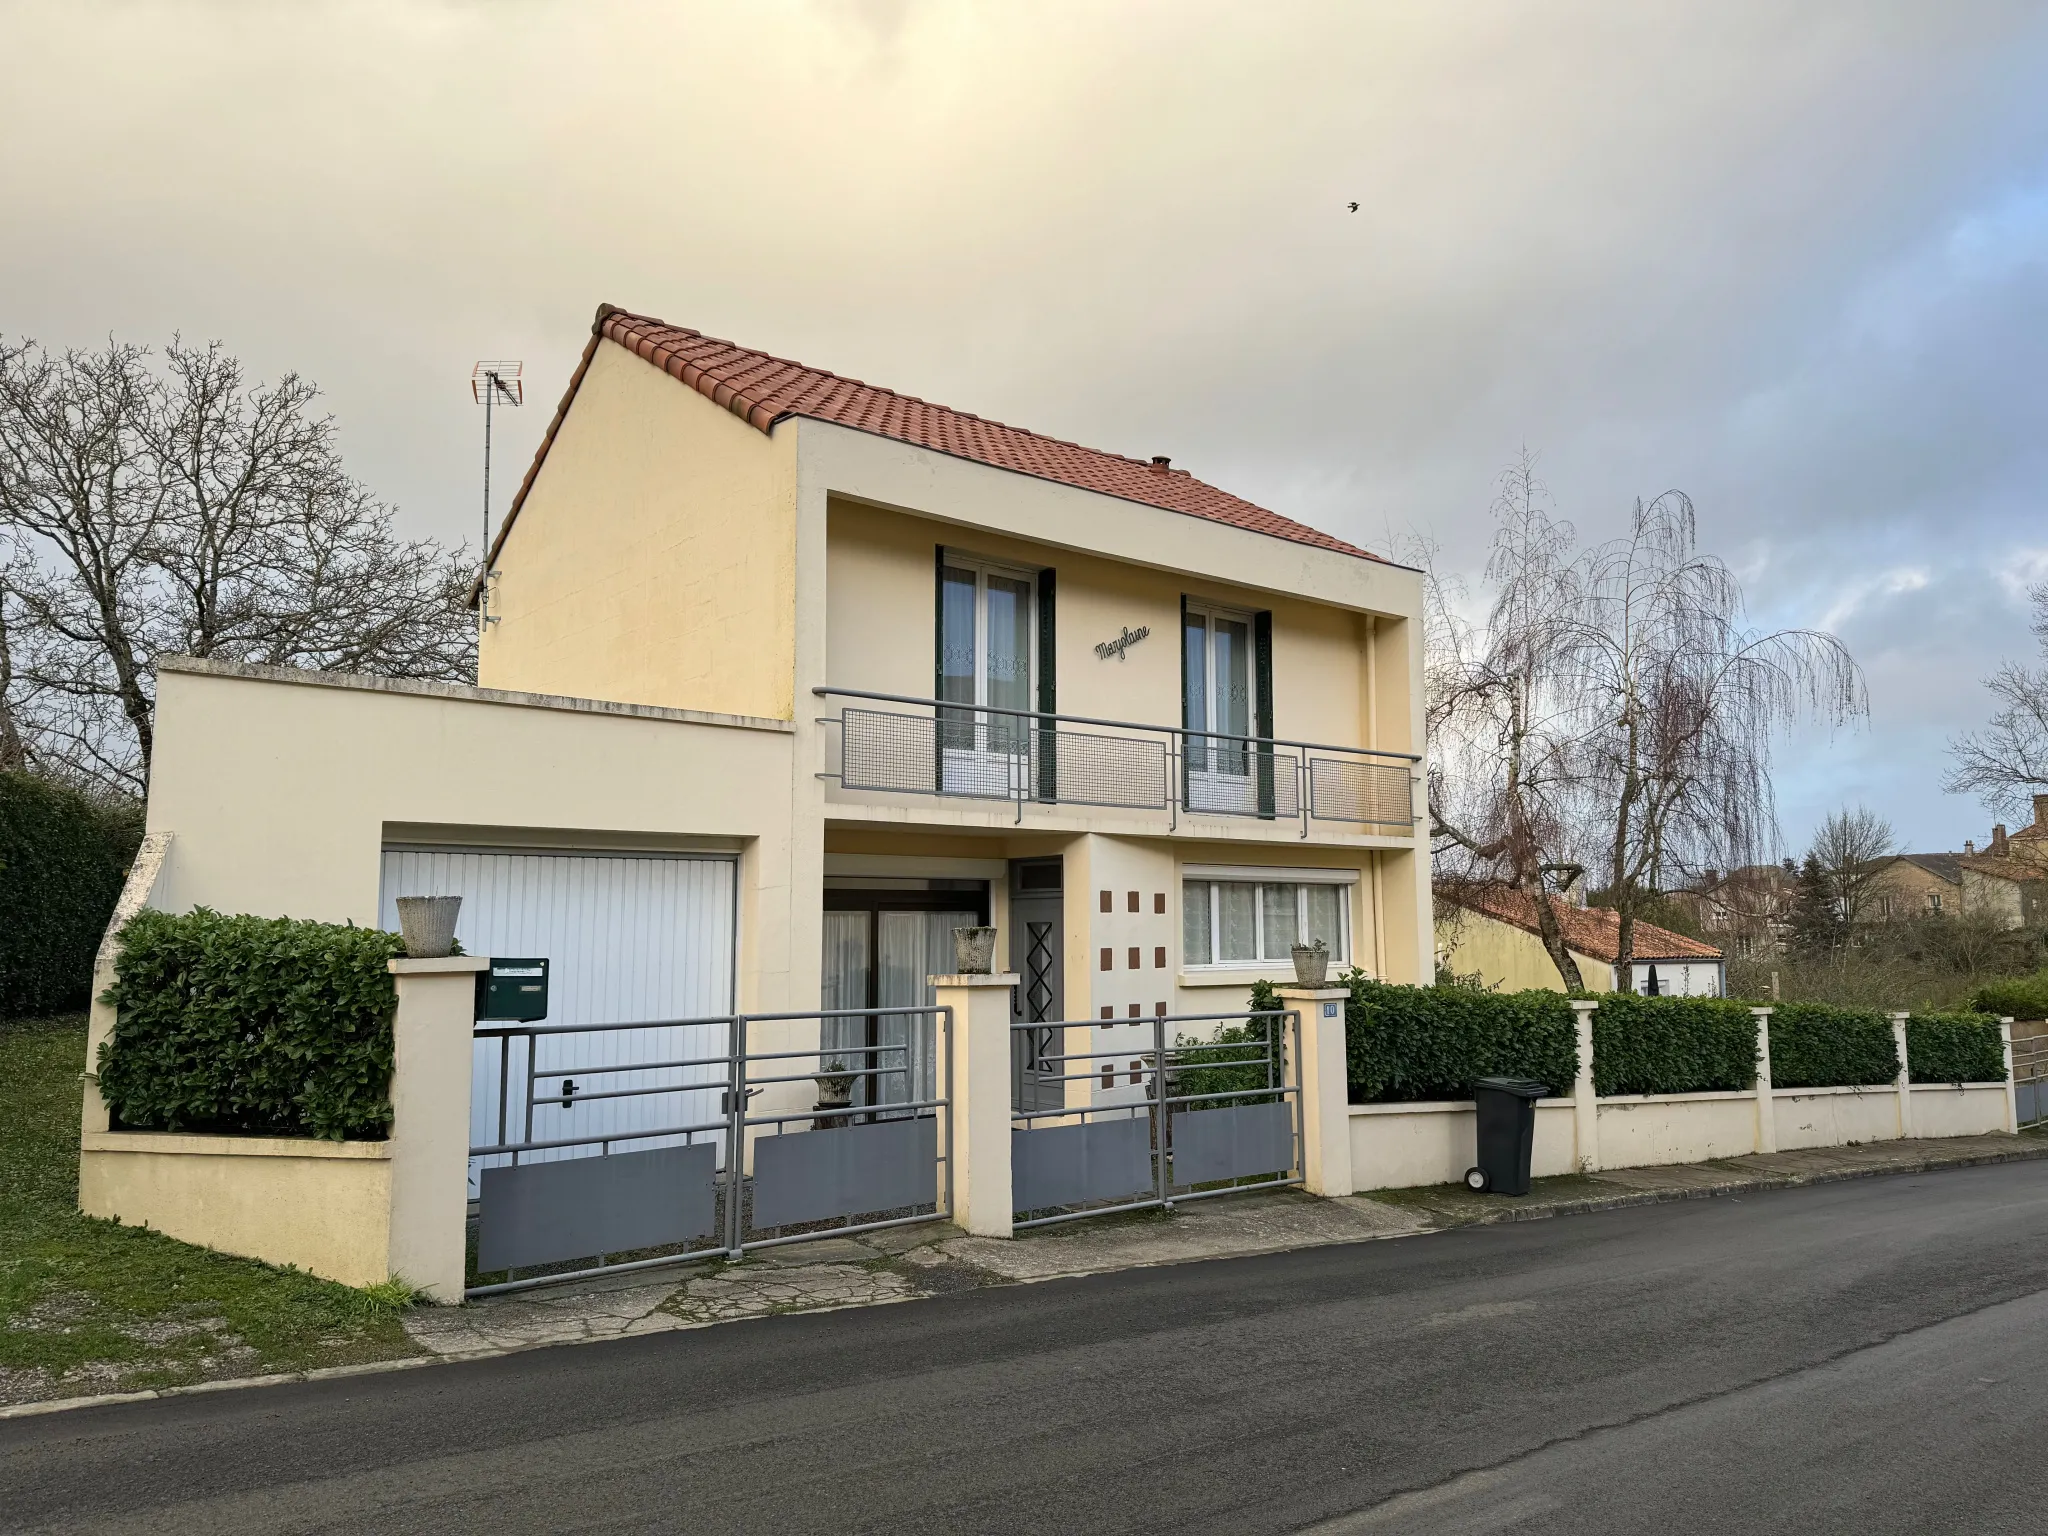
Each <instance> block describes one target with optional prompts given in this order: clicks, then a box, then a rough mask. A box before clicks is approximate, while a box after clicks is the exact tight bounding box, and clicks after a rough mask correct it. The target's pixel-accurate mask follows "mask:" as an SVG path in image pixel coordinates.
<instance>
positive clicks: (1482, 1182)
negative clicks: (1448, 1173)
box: [1465, 1168, 1493, 1195]
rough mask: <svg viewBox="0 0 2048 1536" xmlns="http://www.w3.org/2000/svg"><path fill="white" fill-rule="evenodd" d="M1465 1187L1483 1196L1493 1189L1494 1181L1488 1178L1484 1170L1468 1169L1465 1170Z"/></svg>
mask: <svg viewBox="0 0 2048 1536" xmlns="http://www.w3.org/2000/svg"><path fill="white" fill-rule="evenodd" d="M1465 1187H1466V1188H1467V1189H1469V1190H1473V1191H1476V1192H1477V1193H1479V1194H1482V1195H1483V1194H1485V1193H1486V1192H1487V1191H1488V1190H1489V1189H1491V1188H1493V1180H1491V1179H1489V1178H1488V1177H1487V1176H1486V1170H1485V1169H1484V1168H1467V1169H1466V1170H1465Z"/></svg>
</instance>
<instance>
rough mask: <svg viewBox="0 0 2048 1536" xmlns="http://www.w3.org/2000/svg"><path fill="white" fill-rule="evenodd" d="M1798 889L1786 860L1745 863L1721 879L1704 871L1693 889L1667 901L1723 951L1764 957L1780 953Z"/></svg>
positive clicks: (1674, 894) (1796, 878) (1718, 874)
mask: <svg viewBox="0 0 2048 1536" xmlns="http://www.w3.org/2000/svg"><path fill="white" fill-rule="evenodd" d="M1798 888H1799V875H1798V872H1797V870H1796V869H1795V868H1794V867H1793V864H1792V861H1791V860H1790V859H1787V860H1786V861H1785V862H1784V863H1783V864H1746V865H1744V866H1743V867H1742V868H1740V869H1731V870H1729V871H1728V873H1727V874H1725V875H1724V874H1722V873H1721V872H1720V871H1719V870H1718V869H1710V870H1707V871H1706V872H1705V873H1704V874H1703V875H1702V876H1701V878H1700V882H1699V884H1698V885H1696V886H1694V887H1693V888H1692V889H1690V890H1684V891H1673V892H1672V893H1671V894H1670V896H1669V898H1668V899H1669V900H1670V901H1671V902H1673V903H1674V904H1676V905H1677V906H1678V907H1679V908H1680V909H1681V910H1683V911H1686V912H1688V913H1690V914H1691V917H1692V920H1693V921H1694V922H1695V923H1697V924H1698V925H1699V927H1700V928H1701V930H1702V931H1704V932H1706V933H1709V934H1711V935H1713V937H1714V938H1715V939H1716V940H1717V941H1718V942H1719V943H1720V944H1721V945H1722V947H1723V948H1725V949H1726V950H1727V951H1728V952H1729V953H1731V954H1736V955H1742V956H1745V957H1751V956H1768V955H1777V954H1782V953H1784V950H1785V939H1786V934H1787V932H1788V930H1789V928H1790V925H1791V919H1792V900H1793V896H1794V893H1795V892H1796V891H1797V890H1798Z"/></svg>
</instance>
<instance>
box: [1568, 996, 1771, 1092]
mask: <svg viewBox="0 0 2048 1536" xmlns="http://www.w3.org/2000/svg"><path fill="white" fill-rule="evenodd" d="M1598 1001H1599V1004H1600V1006H1599V1007H1598V1008H1597V1009H1596V1010H1594V1013H1593V1091H1594V1092H1595V1093H1597V1094H1598V1095H1599V1096H1600V1097H1601V1098H1603V1099H1605V1098H1613V1097H1615V1096H1616V1095H1619V1094H1628V1093H1712V1092H1715V1091H1717V1090H1719V1091H1728V1090H1734V1089H1741V1088H1751V1087H1754V1086H1755V1085H1756V1016H1755V1015H1754V1014H1752V1013H1751V1012H1750V1011H1749V1008H1748V1006H1747V1005H1746V1004H1743V1003H1732V1002H1729V1001H1728V1000H1727V999H1725V998H1719V997H1636V996H1634V995H1632V994H1630V993H1626V992H1608V993H1602V994H1601V996H1600V998H1599V999H1598Z"/></svg>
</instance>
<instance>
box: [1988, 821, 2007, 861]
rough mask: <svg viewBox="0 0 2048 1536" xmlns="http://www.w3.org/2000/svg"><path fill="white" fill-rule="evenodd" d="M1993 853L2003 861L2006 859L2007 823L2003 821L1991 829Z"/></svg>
mask: <svg viewBox="0 0 2048 1536" xmlns="http://www.w3.org/2000/svg"><path fill="white" fill-rule="evenodd" d="M1991 851H1992V852H1993V853H1994V854H1996V855H1997V856H1998V857H1999V858H2001V859H2002V858H2004V857H2005V823H2004V822H2002V821H2001V822H1999V823H1998V825H1997V826H1995V827H1993V828H1992V829H1991Z"/></svg>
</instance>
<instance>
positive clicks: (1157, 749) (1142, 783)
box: [1031, 731, 1168, 811]
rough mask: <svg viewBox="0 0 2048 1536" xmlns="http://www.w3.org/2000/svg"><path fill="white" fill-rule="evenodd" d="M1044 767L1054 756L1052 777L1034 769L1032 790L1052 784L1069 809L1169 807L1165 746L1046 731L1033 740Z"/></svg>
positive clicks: (1123, 738) (1150, 809) (1160, 809)
mask: <svg viewBox="0 0 2048 1536" xmlns="http://www.w3.org/2000/svg"><path fill="white" fill-rule="evenodd" d="M1033 743H1034V745H1035V746H1036V747H1037V749H1038V757H1039V760H1040V764H1042V763H1043V760H1044V755H1045V754H1046V753H1048V752H1050V753H1051V754H1052V763H1053V772H1052V773H1050V774H1047V773H1045V772H1044V771H1043V769H1042V767H1035V769H1034V772H1033V773H1032V776H1031V782H1032V784H1033V785H1040V786H1042V785H1048V784H1049V785H1050V786H1051V788H1052V790H1053V795H1054V798H1055V799H1057V800H1058V801H1060V802H1061V803H1062V804H1065V805H1105V806H1115V807H1119V808H1122V809H1128V810H1147V811H1163V810H1165V809H1166V804H1167V785H1168V779H1167V772H1166V743H1165V742H1163V741H1145V740H1143V739H1142V738H1138V737H1132V736H1093V735H1083V734H1081V733H1079V732H1075V731H1041V732H1039V733H1038V734H1037V736H1035V737H1034V738H1033Z"/></svg>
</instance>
